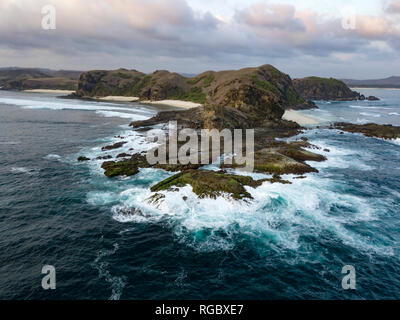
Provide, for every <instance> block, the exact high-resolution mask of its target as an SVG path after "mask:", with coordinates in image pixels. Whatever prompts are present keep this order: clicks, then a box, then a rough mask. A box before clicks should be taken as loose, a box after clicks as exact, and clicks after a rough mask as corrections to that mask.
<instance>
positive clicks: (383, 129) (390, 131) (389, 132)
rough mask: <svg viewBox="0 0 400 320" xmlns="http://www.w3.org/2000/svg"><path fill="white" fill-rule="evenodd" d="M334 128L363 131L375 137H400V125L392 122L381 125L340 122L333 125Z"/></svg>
mask: <svg viewBox="0 0 400 320" xmlns="http://www.w3.org/2000/svg"><path fill="white" fill-rule="evenodd" d="M332 128H334V129H339V130H343V131H346V132H352V133H362V134H363V135H365V136H367V137H375V138H382V139H398V138H400V127H396V126H392V125H391V124H386V125H380V124H376V123H367V124H353V123H345V122H338V123H335V124H334V126H333V127H332Z"/></svg>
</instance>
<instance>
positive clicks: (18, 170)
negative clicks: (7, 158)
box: [11, 167, 35, 175]
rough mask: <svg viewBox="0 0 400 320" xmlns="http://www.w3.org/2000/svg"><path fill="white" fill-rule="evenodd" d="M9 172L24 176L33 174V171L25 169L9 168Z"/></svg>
mask: <svg viewBox="0 0 400 320" xmlns="http://www.w3.org/2000/svg"><path fill="white" fill-rule="evenodd" d="M11 172H13V173H25V174H29V175H32V174H34V173H35V170H34V169H29V168H25V167H11Z"/></svg>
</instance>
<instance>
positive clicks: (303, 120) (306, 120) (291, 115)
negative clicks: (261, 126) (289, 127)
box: [282, 110, 319, 126]
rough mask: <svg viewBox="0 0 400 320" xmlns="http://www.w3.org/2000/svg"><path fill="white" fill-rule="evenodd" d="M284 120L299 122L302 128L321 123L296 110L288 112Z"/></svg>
mask: <svg viewBox="0 0 400 320" xmlns="http://www.w3.org/2000/svg"><path fill="white" fill-rule="evenodd" d="M282 119H284V120H289V121H294V122H297V123H298V124H299V125H301V126H305V125H310V124H318V123H319V121H318V120H317V119H314V118H311V117H306V116H304V115H302V114H300V113H299V112H297V111H295V110H286V111H285V114H284V115H283V117H282Z"/></svg>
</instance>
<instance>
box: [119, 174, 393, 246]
mask: <svg viewBox="0 0 400 320" xmlns="http://www.w3.org/2000/svg"><path fill="white" fill-rule="evenodd" d="M292 183H293V184H292V185H283V184H270V183H268V182H266V183H264V184H263V185H262V186H261V187H259V188H257V189H253V188H250V187H248V188H247V190H248V192H250V193H251V195H252V196H253V198H254V199H253V200H250V201H235V200H232V199H230V198H229V197H228V196H225V197H218V198H217V199H211V198H205V199H199V198H198V197H197V196H196V195H195V194H194V193H193V192H192V189H191V187H190V186H185V187H182V188H179V191H178V192H169V191H163V192H160V194H162V195H163V196H164V198H162V199H160V200H159V201H158V202H155V203H154V202H152V201H149V200H148V199H149V197H150V196H151V195H152V193H151V192H150V191H149V190H148V188H145V187H143V188H140V187H134V188H130V189H127V190H124V191H122V192H121V193H120V194H119V197H120V205H117V206H114V207H113V210H112V211H113V218H114V219H115V220H116V221H118V222H122V223H127V222H135V223H154V222H157V221H161V220H165V219H167V221H169V223H170V225H171V227H173V230H174V232H175V234H176V235H177V236H178V238H179V239H181V240H183V241H185V243H187V244H188V245H190V246H193V247H194V248H196V249H197V250H207V251H210V250H221V249H224V250H229V249H231V248H232V245H233V244H232V241H230V240H229V238H230V237H233V236H234V235H235V234H237V233H240V234H246V235H248V236H250V237H252V238H255V239H258V240H259V241H261V242H263V243H268V245H270V246H272V247H276V248H278V247H280V248H282V247H283V248H286V249H290V250H296V249H298V248H299V246H301V243H300V240H299V237H300V236H301V235H304V234H308V233H309V234H311V235H314V236H318V235H319V234H322V233H326V232H328V233H330V234H332V235H333V236H334V237H335V238H337V239H338V240H340V241H342V242H343V243H345V244H347V245H350V246H353V247H356V248H357V249H360V250H365V251H374V252H377V253H381V254H392V251H391V250H390V248H386V247H380V246H379V245H374V244H372V243H370V242H369V241H368V239H367V238H364V237H362V236H360V235H358V234H356V233H354V232H351V231H349V230H348V229H347V228H346V226H347V225H352V224H355V223H359V222H361V221H372V220H375V219H376V216H375V212H374V209H373V207H372V206H371V205H370V204H369V203H368V202H367V201H366V200H364V199H361V198H358V197H356V196H352V195H348V194H342V193H340V192H337V191H336V190H340V189H341V187H342V188H343V187H344V186H341V185H340V184H341V182H333V181H329V180H328V179H323V178H320V177H318V176H316V175H311V176H309V177H308V178H307V179H303V180H295V179H292ZM334 207H340V208H348V209H349V210H346V213H342V214H338V213H336V214H334V215H333V214H332V213H330V210H331V209H332V208H334ZM130 208H135V210H134V212H131V211H130ZM348 212H354V213H353V214H348Z"/></svg>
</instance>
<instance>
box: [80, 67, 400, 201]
mask: <svg viewBox="0 0 400 320" xmlns="http://www.w3.org/2000/svg"><path fill="white" fill-rule="evenodd" d="M318 79H319V80H318V81H316V80H315V79H314V80H312V81H310V80H306V81H304V79H297V80H295V81H292V80H291V78H290V77H289V76H288V75H286V74H284V73H282V72H280V71H279V70H277V69H276V68H274V67H272V66H271V65H263V66H261V67H258V68H246V69H241V70H237V71H220V72H213V71H207V72H204V73H202V74H200V75H198V76H196V77H193V78H186V77H183V76H182V75H179V74H177V73H171V72H168V71H156V72H154V73H152V74H150V75H146V74H144V73H141V72H138V71H136V70H125V69H119V70H114V71H90V72H85V73H83V74H82V75H81V77H80V80H79V85H78V90H77V91H76V93H75V94H74V97H77V98H88V99H92V98H99V97H107V96H126V97H138V98H139V99H140V100H141V101H148V100H153V101H162V100H165V99H177V100H182V101H190V102H193V103H199V105H200V106H198V107H195V108H192V109H189V110H175V111H162V112H159V113H158V114H157V115H156V116H154V117H153V118H151V119H148V120H142V121H135V122H132V123H131V124H130V125H131V127H132V128H133V130H136V131H138V132H141V133H145V132H146V131H148V130H150V129H152V128H153V127H154V126H157V127H160V125H161V127H164V128H165V125H166V124H168V123H169V122H170V121H174V122H176V123H177V130H178V131H179V130H181V129H184V128H191V129H194V130H195V131H196V132H197V136H198V138H199V140H201V139H200V136H201V130H202V129H218V130H222V129H228V130H231V131H232V130H234V129H254V136H255V145H254V151H252V154H250V155H251V156H252V157H253V158H254V172H258V173H263V174H267V175H269V176H270V177H268V176H267V178H264V179H262V180H254V179H253V178H252V177H250V175H248V176H247V175H243V174H240V175H239V174H236V173H235V171H234V170H235V169H243V167H244V165H241V164H238V163H236V161H235V158H233V161H232V162H231V163H224V161H222V162H221V163H220V164H219V167H220V168H219V169H220V170H219V171H210V170H205V168H202V167H203V166H204V165H202V164H182V163H180V162H179V159H176V155H170V154H169V153H168V150H169V148H168V142H167V146H166V150H167V154H166V159H167V160H168V161H167V163H169V164H150V163H149V162H148V161H147V159H146V156H145V155H144V154H143V153H138V152H136V153H135V150H132V154H127V153H121V154H119V155H118V156H117V157H115V159H112V157H110V156H109V155H99V157H98V158H97V159H104V160H107V161H105V162H103V164H102V168H103V169H104V174H105V175H106V176H107V177H109V178H113V177H118V176H133V175H136V174H137V173H138V172H139V171H140V169H141V168H158V169H163V170H166V171H170V172H179V173H177V174H175V175H174V176H172V177H170V178H168V179H165V180H164V181H161V182H159V183H158V184H156V185H154V186H153V187H152V188H151V191H152V192H153V196H152V199H151V200H152V201H158V200H160V199H162V198H163V197H164V195H163V193H162V192H163V191H165V190H169V191H176V190H178V188H180V187H183V186H185V185H190V186H191V187H192V189H193V192H194V193H196V194H197V195H198V196H199V197H217V196H221V195H229V196H230V197H232V198H233V199H246V198H247V199H249V198H251V195H250V194H249V193H248V192H247V191H246V187H253V188H257V187H258V186H260V185H261V184H262V183H263V182H265V181H268V182H270V183H290V182H289V181H286V180H284V179H283V178H282V175H286V174H292V175H295V176H296V177H297V178H304V174H306V173H317V172H318V170H317V169H315V168H314V167H312V165H311V164H310V162H311V163H312V162H320V161H325V160H326V158H325V157H324V156H323V155H321V154H319V153H315V152H312V150H313V149H314V150H316V149H319V148H318V147H317V146H314V145H312V144H311V143H309V141H308V140H307V139H306V138H302V139H298V140H294V141H290V142H289V141H282V140H281V139H278V140H277V138H288V137H293V136H295V135H298V134H299V133H301V132H302V131H303V130H306V128H303V127H301V126H300V125H299V124H297V123H295V122H293V121H287V120H284V119H283V118H282V117H283V115H284V113H285V110H289V109H309V108H315V107H316V106H315V104H314V103H313V102H311V101H310V100H311V99H316V100H321V99H322V100H324V99H330V100H352V99H362V97H361V96H360V94H358V93H357V92H354V91H351V90H350V89H349V88H348V87H347V86H346V85H345V84H344V83H342V82H340V81H337V80H334V79H328V80H327V81H325V80H320V78H318ZM375 126H377V127H376V128H375V127H374V129H372V128H369V129H368V130H367V129H366V128H367V127H361V126H360V127H357V128H355V127H351V125H350V124H348V125H347V124H336V125H335V126H332V128H336V129H340V130H343V131H349V132H363V133H368V134H372V135H379V136H382V135H384V136H385V137H396V136H397V135H395V134H389V133H387V134H386V133H385V134H383V133H381V132H380V131H379V130H380V129H379V128H381V129H382V130H384V132H389V131H390V130H391V129H390V128H389V127H383V126H378V125H375ZM397 129H398V128H397ZM397 129H395V130H397ZM165 132H166V133H167V132H168V131H167V130H166V129H165ZM371 132H372V133H371ZM390 132H391V131H390ZM167 141H168V139H167ZM184 143H185V142H180V143H178V147H180V146H181V145H183V144H184ZM122 146H123V141H122V142H118V143H116V144H114V145H110V146H104V147H103V148H102V150H103V152H106V151H108V150H114V149H119V148H121V147H122ZM213 147H214V146H212V144H210V147H209V148H210V149H209V151H212V148H213ZM199 149H200V148H199ZM219 151H221V154H223V151H224V150H223V144H221V146H220V150H219ZM210 154H211V152H210ZM174 157H175V158H174ZM198 158H200V154H198ZM171 159H173V160H177V162H174V161H172V162H171V161H169V160H171ZM80 160H81V161H87V159H85V158H81V159H80ZM210 160H211V159H210ZM199 169H201V170H199Z"/></svg>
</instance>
